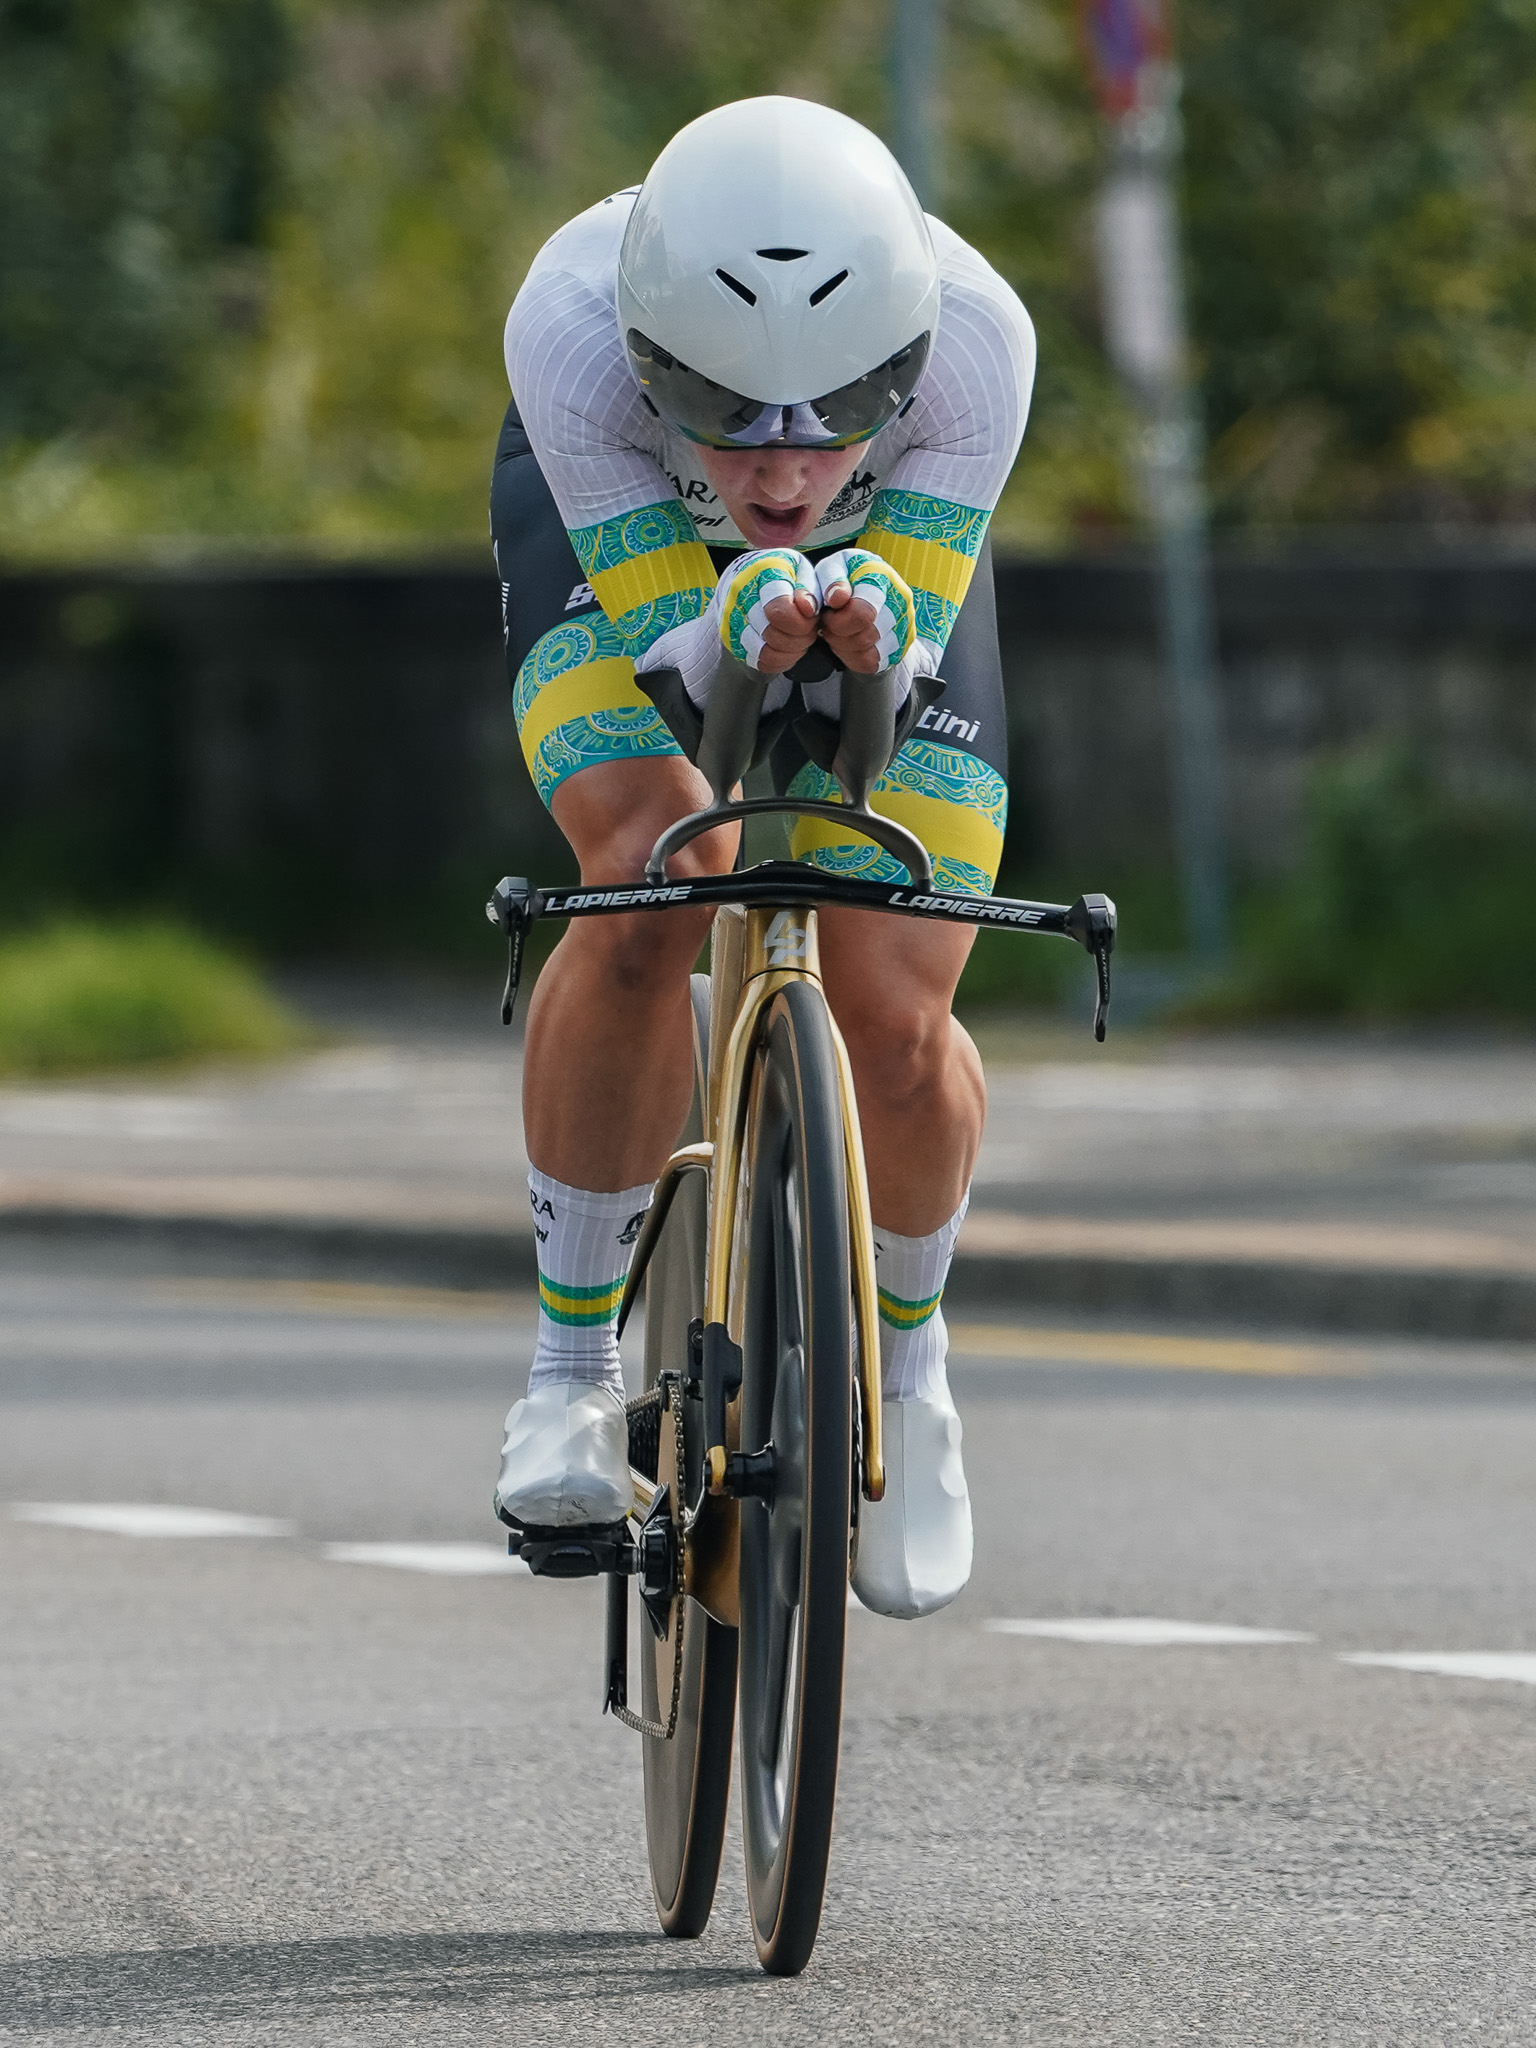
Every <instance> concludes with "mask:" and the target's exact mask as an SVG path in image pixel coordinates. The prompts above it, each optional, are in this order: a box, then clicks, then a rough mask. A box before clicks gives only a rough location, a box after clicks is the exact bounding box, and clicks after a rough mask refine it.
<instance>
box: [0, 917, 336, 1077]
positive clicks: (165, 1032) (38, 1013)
mask: <svg viewBox="0 0 1536 2048" xmlns="http://www.w3.org/2000/svg"><path fill="white" fill-rule="evenodd" d="M312 1037H313V1033H311V1032H310V1031H308V1029H307V1028H306V1027H305V1026H304V1024H303V1023H302V1022H301V1020H300V1019H299V1018H298V1017H296V1016H295V1015H294V1014H293V1013H292V1011H290V1010H289V1009H287V1008H286V1007H285V1006H284V1005H283V1004H282V1003H280V1002H279V1001H277V999H276V998H275V997H274V996H273V995H272V994H271V992H270V991H269V990H268V988H267V987H266V986H265V984H264V982H263V981H262V979H261V976H260V975H259V974H258V973H257V972H256V970H255V969H254V968H252V967H251V966H250V965H249V964H248V963H247V962H246V961H244V960H242V959H240V958H239V957H237V956H236V955H235V954H233V953H231V952H229V951H228V950H227V949H225V948H223V947H219V946H216V945H213V944H211V943H210V942H209V941H208V940H207V939H205V938H202V937H200V936H199V935H198V934H197V933H195V932H191V931H188V930H186V929H185V928H184V927H181V926H177V925H172V924H162V923H152V922H145V921H143V920H141V919H132V920H129V921H128V922H126V923H124V924H121V925H107V924H100V923H97V924H87V923H82V922H76V921H73V920H67V921H60V922H57V923H54V924H51V925H49V926H47V927H46V928H44V929H43V930H41V931H37V932H33V933H28V934H22V935H18V936H15V937H12V938H10V939H8V940H7V941H5V942H4V943H3V944H0V1075H3V1076H5V1077H6V1078H8V1079H9V1078H13V1077H50V1076H53V1075H58V1074H68V1073H73V1072H78V1071H81V1070H86V1069H91V1068H98V1067H136V1066H151V1065H167V1064H171V1063H175V1062H178V1061H182V1060H188V1059H199V1058H208V1057H211V1056H214V1055H230V1054H234V1055H246V1056H249V1055H252V1054H271V1053H277V1052H287V1051H290V1050H292V1049H293V1048H294V1047H295V1046H298V1045H302V1044H304V1043H306V1042H307V1041H308V1040H310V1039H311V1038H312Z"/></svg>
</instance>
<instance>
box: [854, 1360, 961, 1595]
mask: <svg viewBox="0 0 1536 2048" xmlns="http://www.w3.org/2000/svg"><path fill="white" fill-rule="evenodd" d="M880 1419H881V1434H882V1437H883V1440H884V1455H885V1498H884V1499H883V1500H877V1501H868V1500H866V1501H861V1502H860V1503H859V1548H858V1557H857V1560H856V1562H855V1564H854V1568H853V1590H854V1591H855V1593H857V1594H858V1596H859V1598H860V1600H861V1601H862V1602H863V1603H864V1605H865V1606H866V1607H869V1608H873V1610H874V1611H875V1613H876V1614H889V1615H893V1616H894V1617H896V1619H898V1620H900V1621H915V1620H916V1619H917V1617H918V1616H919V1615H921V1614H932V1613H933V1611H934V1609H935V1608H936V1607H947V1606H948V1605H949V1603H950V1601H951V1600H953V1599H954V1597H955V1595H956V1594H957V1593H958V1592H959V1591H960V1590H961V1588H962V1587H963V1586H964V1585H965V1582H966V1580H967V1579H968V1578H969V1577H970V1576H971V1551H972V1536H971V1496H970V1494H969V1492H968V1491H967V1490H966V1484H965V1467H964V1465H963V1464H962V1463H961V1461H960V1437H961V1426H960V1418H959V1416H958V1415H957V1414H956V1413H955V1404H954V1402H953V1401H952V1400H951V1399H950V1397H949V1389H948V1387H947V1386H945V1385H943V1384H942V1383H941V1384H940V1385H939V1386H938V1387H937V1388H936V1390H935V1391H934V1392H933V1393H932V1394H929V1395H927V1396H925V1397H924V1398H923V1399H921V1400H918V1401H883V1402H882V1403H881V1404H880Z"/></svg>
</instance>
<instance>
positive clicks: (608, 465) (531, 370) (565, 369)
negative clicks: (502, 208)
mask: <svg viewBox="0 0 1536 2048" xmlns="http://www.w3.org/2000/svg"><path fill="white" fill-rule="evenodd" d="M505 351H506V363H507V377H508V379H509V380H510V382H511V385H512V392H513V396H514V397H515V398H516V400H517V409H518V411H519V413H520V414H521V415H522V421H523V426H524V428H525V429H526V431H527V435H528V439H529V441H530V442H531V443H532V445H533V452H534V454H535V455H536V456H537V457H538V460H539V467H540V469H542V470H543V472H544V475H545V477H546V479H547V480H548V483H549V488H550V490H551V492H552V493H553V494H554V500H555V503H556V505H557V506H558V507H559V510H560V517H561V518H562V520H564V522H565V525H566V527H567V529H568V530H569V531H572V532H575V531H578V530H580V529H581V528H583V527H593V526H598V525H600V524H601V523H602V521H603V520H605V519H612V518H615V517H617V516H619V515H620V514H622V513H625V512H633V511H635V510H637V509H638V508H639V507H640V506H642V505H654V504H657V503H658V502H660V501H661V500H663V499H665V500H670V499H672V498H673V497H674V496H675V495H676V493H675V492H674V491H673V489H672V485H671V483H670V482H669V480H668V479H667V477H666V475H665V474H664V472H663V471H662V468H661V466H660V464H659V463H658V462H657V461H656V459H655V457H654V456H653V455H650V454H648V453H647V452H646V451H645V448H644V446H643V445H642V444H643V443H644V442H645V440H646V439H648V438H649V437H648V435H647V432H646V427H647V423H648V415H647V414H646V411H645V405H644V401H643V400H642V398H641V396H640V388H639V386H638V385H637V384H636V383H635V380H634V377H633V376H632V375H631V373H630V368H629V364H628V362H627V360H626V358H625V355H624V349H623V344H622V342H621V341H620V339H619V330H618V323H617V321H616V319H615V317H614V311H613V306H612V304H611V303H610V302H609V301H608V300H607V299H605V298H604V297H603V296H602V294H601V293H600V292H597V291H594V290H593V288H592V286H591V285H590V284H587V283H584V282H583V281H582V279H580V278H578V277H575V276H572V275H571V273H570V272H568V271H564V270H559V269H553V268H549V269H546V268H544V267H543V266H541V265H535V267H534V269H533V271H532V273H531V274H530V276H529V278H528V280H527V282H526V283H525V284H524V286H523V288H522V290H521V291H520V292H519V293H518V295H517V297H516V298H515V299H514V300H513V301H512V310H511V312H510V313H509V314H508V315H507V327H506V335H505Z"/></svg>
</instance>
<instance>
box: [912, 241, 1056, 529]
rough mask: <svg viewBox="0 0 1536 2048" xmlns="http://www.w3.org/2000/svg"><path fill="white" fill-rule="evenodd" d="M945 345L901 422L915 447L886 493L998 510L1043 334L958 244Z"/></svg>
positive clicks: (946, 290) (950, 264)
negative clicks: (1037, 338) (1037, 334)
mask: <svg viewBox="0 0 1536 2048" xmlns="http://www.w3.org/2000/svg"><path fill="white" fill-rule="evenodd" d="M942 291H943V297H942V301H941V311H940V315H939V334H938V341H937V344H936V345H935V348H934V353H933V359H932V361H931V362H930V363H929V366H928V369H927V371H926V372H925V374H924V376H923V378H922V381H921V383H920V384H919V385H918V396H917V402H916V404H915V405H914V406H913V408H912V411H911V412H910V413H909V414H908V415H907V417H906V418H905V419H904V420H903V421H902V426H903V427H904V428H905V430H906V434H907V437H908V443H907V446H906V448H905V449H904V450H903V451H902V453H901V454H900V455H899V456H898V457H897V459H896V462H895V464H894V466H893V468H892V470H891V473H890V475H889V476H888V477H887V478H886V479H885V482H884V486H883V488H884V489H886V490H889V491H908V492H911V493H913V494H914V495H916V496H920V497H925V498H945V499H948V500H949V501H950V502H951V503H952V504H956V505H967V506H969V507H971V509H972V510H974V511H978V512H990V511H992V509H993V508H994V507H995V505H996V504H997V501H998V499H999V498H1000V497H1001V496H1002V491H1003V485H1004V484H1005V483H1006V482H1007V481H1008V472H1009V471H1010V470H1011V469H1012V467H1013V463H1014V457H1015V456H1016V455H1017V454H1018V452H1019V443H1020V441H1021V440H1022V439H1023V438H1024V427H1025V422H1026V421H1027V420H1028V418H1029V401H1030V395H1031V393H1032V391H1033V389H1034V382H1035V330H1034V326H1033V324H1032V322H1031V321H1030V317H1029V315H1028V313H1026V312H1025V310H1024V307H1023V305H1022V304H1021V303H1020V301H1019V299H1018V298H1017V296H1016V295H1015V294H1014V292H1013V291H1012V290H1011V289H1010V287H1009V286H1008V285H1007V284H1006V283H1005V282H1004V280H1003V279H1002V278H1001V277H999V276H998V274H997V272H996V271H995V270H994V269H993V268H992V267H991V265H990V264H989V263H986V262H984V261H983V260H982V258H981V257H979V256H978V255H976V253H975V251H974V250H971V249H967V248H965V247H964V245H963V244H961V245H960V248H959V252H958V253H956V252H954V251H951V252H950V253H948V254H947V256H946V260H945V263H944V273H943V282H942Z"/></svg>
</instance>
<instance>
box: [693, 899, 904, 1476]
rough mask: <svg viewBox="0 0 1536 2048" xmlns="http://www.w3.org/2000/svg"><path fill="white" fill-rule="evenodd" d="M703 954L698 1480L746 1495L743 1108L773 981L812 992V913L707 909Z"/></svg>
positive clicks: (867, 1346) (841, 1058)
mask: <svg viewBox="0 0 1536 2048" xmlns="http://www.w3.org/2000/svg"><path fill="white" fill-rule="evenodd" d="M711 963H712V964H711V974H710V980H711V993H710V1012H711V1031H710V1071H709V1130H710V1135H711V1140H712V1144H713V1157H712V1161H711V1171H710V1208H709V1240H708V1254H707V1261H706V1267H705V1290H704V1347H703V1394H704V1431H705V1452H704V1479H705V1485H706V1487H707V1489H708V1491H709V1492H710V1493H711V1494H715V1495H721V1494H743V1493H750V1492H752V1491H753V1490H754V1488H755V1486H756V1485H757V1483H758V1480H759V1477H760V1475H759V1474H758V1473H757V1472H756V1471H755V1470H754V1454H753V1453H752V1452H740V1451H736V1452H733V1451H731V1450H730V1448H729V1446H728V1442H727V1435H728V1429H727V1415H728V1410H729V1406H730V1402H731V1398H732V1396H733V1395H734V1394H735V1393H736V1391H737V1390H738V1389H739V1388H740V1386H741V1346H740V1343H739V1341H738V1340H737V1337H736V1336H734V1335H733V1334H732V1330H731V1278H732V1265H733V1259H734V1254H735V1252H736V1249H737V1245H736V1239H737V1227H736V1226H737V1205H738V1199H739V1195H740V1189H741V1168H742V1152H743V1147H744V1145H745V1142H746V1129H747V1116H748V1112H749V1108H750V1103H749V1100H748V1097H749V1092H750V1091H749V1087H748V1081H749V1077H750V1073H751V1065H752V1057H753V1053H754V1051H755V1050H756V1046H757V1038H758V1031H759V1027H760V1025H761V1022H762V1019H763V1015H764V1013H765V1011H766V1010H767V1008H768V1006H769V1004H770V1003H771V1002H772V1001H773V999H774V997H775V996H776V995H777V994H778V992H779V991H780V989H782V988H785V987H787V986H788V984H789V983H790V982H792V981H808V982H812V983H814V985H815V986H816V988H817V990H818V991H820V990H821V958H820V952H819V949H818V945H817V935H816V912H815V911H814V910H813V909H794V910H773V909H753V910H746V911H743V910H739V909H736V908H735V907H734V906H728V907H727V908H726V909H724V910H722V911H720V912H719V913H718V914H717V916H716V918H715V925H714V934H713V940H712V945H711ZM727 1019H730V1020H732V1022H731V1029H730V1033H729V1036H728V1037H727V1036H726V1034H725V1032H724V1031H723V1030H722V1029H721V1028H720V1027H721V1026H722V1025H723V1024H724V1023H725V1022H726V1020H727ZM828 1022H829V1023H830V1024H831V1027H832V1043H833V1046H834V1047H835V1049H836V1053H837V1064H838V1079H839V1090H838V1092H839V1096H840V1099H841V1103H842V1122H843V1154H844V1164H845V1168H846V1177H847V1186H848V1237H849V1254H850V1264H851V1268H852V1277H853V1311H854V1326H855V1329H856V1330H857V1333H858V1341H859V1389H858V1392H859V1406H860V1421H861V1425H862V1426H861V1431H860V1443H861V1445H862V1452H863V1456H862V1471H861V1474H860V1479H861V1490H862V1492H863V1494H864V1497H865V1499H866V1500H872V1501H875V1500H879V1499H880V1497H881V1495H882V1494H883V1493H884V1492H885V1464H884V1459H883V1456H882V1450H881V1440H880V1323H879V1297H878V1293H877V1290H876V1285H875V1244H874V1228H873V1221H872V1218H871V1216H870V1208H869V1182H868V1178H867V1176H866V1173H865V1168H864V1143H863V1137H862V1135H861V1132H860V1129H859V1111H858V1102H857V1099H856V1097H855V1094H854V1087H853V1067H852V1064H851V1062H850V1060H849V1058H848V1048H847V1046H846V1045H845V1043H844V1042H843V1035H842V1033H841V1032H840V1031H839V1030H838V1028H837V1022H836V1019H835V1018H833V1017H832V1015H831V1012H830V1009H829V1011H828Z"/></svg>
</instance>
